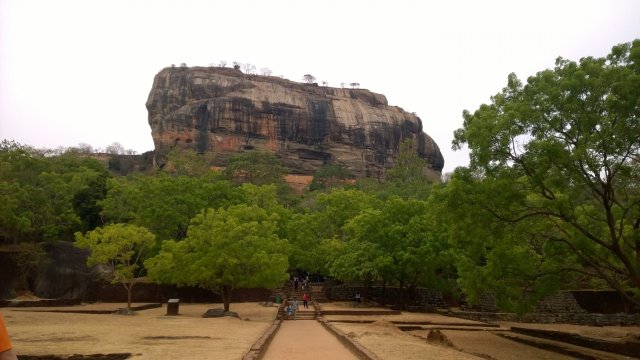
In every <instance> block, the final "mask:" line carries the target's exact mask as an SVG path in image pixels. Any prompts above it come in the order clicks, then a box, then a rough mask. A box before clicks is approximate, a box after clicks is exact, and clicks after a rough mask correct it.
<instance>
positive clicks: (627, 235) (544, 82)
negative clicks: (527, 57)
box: [454, 40, 640, 306]
mask: <svg viewBox="0 0 640 360" xmlns="http://www.w3.org/2000/svg"><path fill="white" fill-rule="evenodd" d="M639 83H640V40H634V41H633V42H632V43H626V44H621V45H617V46H615V47H613V49H612V52H611V53H610V54H609V55H607V56H606V57H605V58H594V57H585V58H582V59H581V60H580V61H579V62H574V61H569V60H566V59H562V58H558V59H557V61H556V66H555V68H554V69H550V70H545V71H541V72H539V73H537V74H536V75H535V76H532V77H530V78H529V79H528V80H527V84H526V85H523V84H522V83H521V82H520V81H519V80H518V78H517V77H516V76H515V75H514V74H511V75H509V79H508V83H507V86H506V87H505V88H504V89H503V90H502V91H501V92H500V93H498V94H496V95H495V96H493V97H492V102H491V104H488V105H487V104H485V105H482V106H480V108H479V109H478V110H476V111H475V112H473V113H471V112H468V111H465V112H464V114H463V116H464V124H463V128H461V129H459V130H457V131H456V132H455V140H454V146H455V147H458V148H459V147H461V146H462V145H464V144H466V145H468V146H469V149H470V150H471V162H470V167H471V169H472V170H473V171H476V172H478V173H480V174H482V176H483V178H484V180H483V181H487V182H499V183H501V184H503V185H504V186H507V187H506V188H504V187H503V188H502V189H501V190H500V191H498V192H496V193H495V194H494V197H495V199H493V200H492V201H488V202H486V203H484V204H483V205H484V207H485V210H486V211H488V212H490V213H491V214H492V216H493V217H494V219H495V221H499V222H501V223H503V224H515V223H520V222H525V221H526V222H529V221H531V220H532V219H535V224H541V225H539V228H542V229H547V231H545V232H544V233H542V234H539V237H540V241H542V245H544V246H546V247H548V248H550V249H551V248H552V249H554V250H555V251H560V252H569V253H571V254H572V255H573V256H574V257H575V258H576V259H577V260H578V261H575V262H567V263H566V264H565V266H564V267H563V268H562V269H561V270H564V271H568V272H573V273H577V274H580V275H581V276H583V277H588V278H592V279H597V280H600V281H602V282H604V283H605V284H606V285H607V286H608V287H610V288H612V289H615V290H616V291H617V292H618V293H619V294H620V296H621V297H622V298H623V299H624V300H625V301H627V302H628V303H631V304H635V305H636V306H640V185H639V184H640V182H639V181H638V180H640V136H638V134H640V106H639V101H640V100H639V99H640V86H638V84H639ZM505 190H508V191H505ZM505 193H509V194H512V196H515V195H517V200H518V201H517V202H511V203H506V202H504V201H500V199H499V198H500V197H502V196H503V195H504V194H505ZM554 270H557V269H554ZM541 271H543V270H542V269H541Z"/></svg>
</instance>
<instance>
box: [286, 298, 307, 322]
mask: <svg viewBox="0 0 640 360" xmlns="http://www.w3.org/2000/svg"><path fill="white" fill-rule="evenodd" d="M310 300H311V296H310V295H309V294H307V293H304V295H302V306H303V307H304V308H305V309H308V308H309V301H310ZM298 307H299V303H298V299H297V298H295V297H294V298H293V301H291V302H289V300H288V299H287V300H285V301H284V313H285V315H286V316H287V319H291V315H293V320H298Z"/></svg>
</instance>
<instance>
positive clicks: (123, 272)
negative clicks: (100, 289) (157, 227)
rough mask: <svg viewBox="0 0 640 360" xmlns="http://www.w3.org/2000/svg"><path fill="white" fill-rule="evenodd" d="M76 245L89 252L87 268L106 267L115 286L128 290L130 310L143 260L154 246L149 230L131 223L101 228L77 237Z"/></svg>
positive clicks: (76, 235) (79, 234) (128, 306)
mask: <svg viewBox="0 0 640 360" xmlns="http://www.w3.org/2000/svg"><path fill="white" fill-rule="evenodd" d="M75 237H76V241H75V246H77V247H79V248H82V249H90V250H91V253H90V255H89V258H88V259H87V265H89V266H94V265H103V266H105V267H106V269H107V272H106V276H107V277H108V278H109V280H111V282H112V283H114V284H116V283H120V284H122V286H123V287H124V288H125V289H126V290H127V309H131V294H132V292H133V287H134V286H135V284H136V282H137V280H138V278H139V277H140V275H141V274H142V271H143V270H144V268H143V267H142V261H143V260H144V258H145V256H146V255H147V252H148V250H149V249H150V248H151V246H152V245H153V244H154V243H155V237H154V235H153V234H152V233H151V232H149V231H148V230H147V229H145V228H143V227H139V226H135V225H129V224H111V225H107V226H105V227H98V228H96V229H95V230H92V231H89V232H87V233H86V234H84V235H83V234H82V233H80V232H77V233H76V234H75Z"/></svg>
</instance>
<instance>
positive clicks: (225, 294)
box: [222, 285, 231, 311]
mask: <svg viewBox="0 0 640 360" xmlns="http://www.w3.org/2000/svg"><path fill="white" fill-rule="evenodd" d="M222 302H223V303H224V311H229V304H230V303H231V286H229V285H223V286H222Z"/></svg>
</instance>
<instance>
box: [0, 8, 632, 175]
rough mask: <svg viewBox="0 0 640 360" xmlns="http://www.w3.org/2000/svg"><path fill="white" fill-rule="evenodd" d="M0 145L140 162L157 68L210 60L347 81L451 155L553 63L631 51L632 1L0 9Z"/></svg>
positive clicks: (455, 160)
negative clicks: (106, 153) (415, 123)
mask: <svg viewBox="0 0 640 360" xmlns="http://www.w3.org/2000/svg"><path fill="white" fill-rule="evenodd" d="M0 36H1V38H0V41H1V42H0V46H1V48H0V57H1V63H0V139H2V138H5V139H10V140H16V141H18V142H21V143H23V144H28V145H33V146H35V147H47V148H56V147H58V146H65V147H67V146H76V145H78V144H79V143H88V144H90V145H92V146H94V147H97V148H98V147H102V148H104V147H106V146H107V145H109V144H111V143H113V142H119V143H121V144H122V145H123V146H124V147H125V148H127V149H133V150H136V151H137V152H139V153H142V152H144V151H148V150H152V149H153V141H152V139H151V131H150V128H149V125H148V123H147V111H146V108H145V102H146V100H147V96H148V94H149V91H150V89H151V85H152V83H153V77H154V75H155V74H156V73H157V72H158V71H159V70H160V69H162V68H163V67H165V66H170V65H171V64H176V65H179V64H180V63H183V62H184V63H186V64H187V65H189V66H196V65H200V66H206V65H209V64H212V63H213V64H218V63H219V62H220V61H221V60H225V61H227V63H229V64H231V63H232V62H233V61H238V62H241V63H251V64H253V65H255V66H256V68H257V69H261V68H264V67H266V68H269V69H271V70H272V71H273V74H274V75H283V76H284V77H285V78H287V79H290V80H294V81H300V82H301V81H302V76H303V75H304V74H307V73H308V74H312V75H314V76H315V77H316V78H317V80H318V82H322V81H327V82H328V83H329V86H335V87H339V86H340V83H342V82H345V83H347V84H349V83H351V82H358V83H360V84H361V88H366V89H369V90H371V91H374V92H377V93H382V94H384V95H386V96H387V99H388V100H389V104H390V105H397V106H400V107H402V108H404V109H405V110H407V111H409V112H415V113H417V115H418V116H419V117H420V118H421V119H422V122H423V125H424V131H425V132H426V133H427V134H429V135H430V136H431V137H433V138H434V140H435V141H436V142H437V144H438V145H439V146H440V149H441V150H442V152H443V155H444V158H445V168H444V171H445V172H448V171H452V170H453V169H454V168H455V167H457V166H464V165H467V164H468V154H467V152H466V151H457V152H453V151H452V150H451V140H452V138H453V135H452V133H453V131H454V130H455V129H457V128H459V127H461V125H462V116H461V114H462V111H463V110H464V109H468V110H471V111H473V110H475V109H477V108H478V106H479V105H480V104H482V103H487V102H489V101H490V99H489V98H490V96H491V95H493V94H495V93H497V92H498V91H500V89H501V88H502V87H504V86H505V85H506V80H507V75H508V74H509V73H510V72H515V73H516V74H517V75H518V76H519V77H520V78H521V79H526V78H527V77H528V76H530V75H533V74H535V73H536V72H537V71H540V70H543V69H546V68H550V67H553V64H554V61H555V59H556V57H558V56H562V57H564V58H568V59H572V60H579V59H580V58H581V57H584V56H604V55H606V54H608V53H609V51H610V50H611V47H612V46H613V45H615V44H619V43H623V42H630V41H632V40H633V39H635V38H640V1H638V0H628V1H625V0H601V1H595V0H593V1H591V0H535V1H514V0H505V1H480V0H468V1H466V0H459V1H426V0H416V1H404V0H395V1H389V0H385V1H375V0H366V1H353V0H351V1H349V0H335V1H334V0H323V1H303V0H291V1H286V0H283V1H280V0H277V1H276V0H273V1H270V0H244V1H243V0H228V1H215V0H209V1H204V0H203V1H196V0H193V1H191V0H180V1H164V0H149V1H136V0H107V1H90V0H77V1H72V0H42V1H36V0H0Z"/></svg>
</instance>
